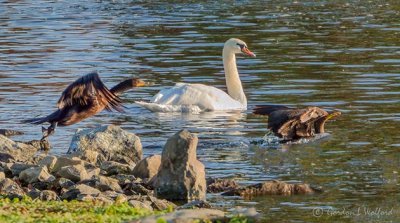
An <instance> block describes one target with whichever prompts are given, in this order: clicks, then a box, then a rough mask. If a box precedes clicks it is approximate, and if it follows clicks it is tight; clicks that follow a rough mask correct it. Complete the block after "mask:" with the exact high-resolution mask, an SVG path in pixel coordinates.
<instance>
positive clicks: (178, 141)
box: [154, 130, 207, 201]
mask: <svg viewBox="0 0 400 223" xmlns="http://www.w3.org/2000/svg"><path fill="white" fill-rule="evenodd" d="M197 142H198V139H197V136H196V135H194V134H191V133H190V132H188V131H187V130H182V131H179V132H178V133H176V134H175V135H174V136H172V137H171V138H169V139H168V141H167V143H166V144H165V146H164V149H163V152H162V157H161V166H160V170H159V172H158V174H157V177H156V179H155V182H154V187H155V194H156V197H158V198H164V199H167V200H183V201H191V200H205V196H206V190H207V188H206V179H205V170H204V165H203V164H202V163H201V162H200V161H198V160H197V156H196V149H197Z"/></svg>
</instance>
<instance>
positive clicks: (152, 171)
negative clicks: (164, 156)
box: [133, 155, 161, 180]
mask: <svg viewBox="0 0 400 223" xmlns="http://www.w3.org/2000/svg"><path fill="white" fill-rule="evenodd" d="M160 165H161V156H160V155H152V156H149V157H146V158H144V159H142V160H140V161H139V162H138V163H137V164H136V166H135V168H134V169H133V175H134V176H135V177H139V178H142V179H149V180H151V179H152V178H153V177H154V176H155V175H157V173H158V169H159V168H160Z"/></svg>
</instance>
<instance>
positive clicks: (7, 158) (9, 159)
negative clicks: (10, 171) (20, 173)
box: [0, 152, 15, 163]
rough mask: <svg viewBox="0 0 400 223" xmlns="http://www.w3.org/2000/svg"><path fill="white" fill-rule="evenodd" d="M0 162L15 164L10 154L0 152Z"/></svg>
mask: <svg viewBox="0 0 400 223" xmlns="http://www.w3.org/2000/svg"><path fill="white" fill-rule="evenodd" d="M0 161H1V162H5V163H11V162H15V159H14V157H13V156H11V154H8V153H1V152H0Z"/></svg>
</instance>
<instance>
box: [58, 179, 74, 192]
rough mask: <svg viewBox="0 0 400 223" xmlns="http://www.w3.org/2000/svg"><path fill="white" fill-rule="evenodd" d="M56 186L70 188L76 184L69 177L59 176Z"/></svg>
mask: <svg viewBox="0 0 400 223" xmlns="http://www.w3.org/2000/svg"><path fill="white" fill-rule="evenodd" d="M55 186H56V188H62V189H68V188H70V187H72V186H75V183H74V182H73V181H72V180H70V179H67V178H63V177H61V178H59V179H58V180H57V182H56V184H55Z"/></svg>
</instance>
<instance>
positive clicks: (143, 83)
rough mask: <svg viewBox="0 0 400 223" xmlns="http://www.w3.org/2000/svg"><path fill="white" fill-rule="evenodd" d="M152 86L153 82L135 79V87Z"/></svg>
mask: <svg viewBox="0 0 400 223" xmlns="http://www.w3.org/2000/svg"><path fill="white" fill-rule="evenodd" d="M152 85H154V82H150V81H143V80H140V79H136V84H135V87H145V86H152Z"/></svg>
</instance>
